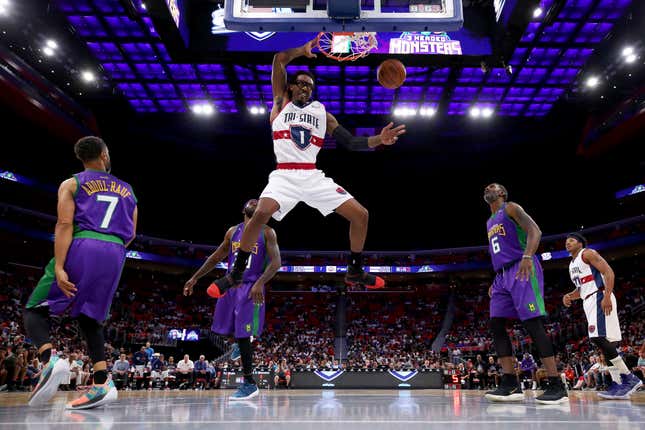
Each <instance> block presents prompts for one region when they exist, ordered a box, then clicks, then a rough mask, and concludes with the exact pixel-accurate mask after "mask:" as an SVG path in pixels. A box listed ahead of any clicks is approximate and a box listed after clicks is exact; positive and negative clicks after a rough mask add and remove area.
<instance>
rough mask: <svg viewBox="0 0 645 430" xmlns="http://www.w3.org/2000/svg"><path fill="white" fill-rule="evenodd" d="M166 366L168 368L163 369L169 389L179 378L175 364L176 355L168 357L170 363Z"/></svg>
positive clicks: (166, 387)
mask: <svg viewBox="0 0 645 430" xmlns="http://www.w3.org/2000/svg"><path fill="white" fill-rule="evenodd" d="M165 367H166V369H165V370H164V371H163V373H162V376H163V379H164V381H165V389H166V390H168V389H170V388H172V387H174V386H175V380H176V379H177V364H175V357H173V356H172V355H171V356H170V357H168V363H167V364H166V366H165Z"/></svg>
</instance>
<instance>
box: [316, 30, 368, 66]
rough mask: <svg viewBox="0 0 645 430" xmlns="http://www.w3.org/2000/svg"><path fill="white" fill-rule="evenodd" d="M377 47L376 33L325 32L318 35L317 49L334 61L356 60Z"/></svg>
mask: <svg viewBox="0 0 645 430" xmlns="http://www.w3.org/2000/svg"><path fill="white" fill-rule="evenodd" d="M377 47H378V42H377V41H376V33H367V32H362V33H346V32H342V33H325V32H322V33H320V34H319V35H318V49H319V50H320V52H322V53H323V54H324V55H325V56H327V57H329V58H333V59H334V60H336V61H356V60H358V59H359V58H363V57H365V56H366V55H368V54H369V53H370V51H372V50H373V49H376V48H377Z"/></svg>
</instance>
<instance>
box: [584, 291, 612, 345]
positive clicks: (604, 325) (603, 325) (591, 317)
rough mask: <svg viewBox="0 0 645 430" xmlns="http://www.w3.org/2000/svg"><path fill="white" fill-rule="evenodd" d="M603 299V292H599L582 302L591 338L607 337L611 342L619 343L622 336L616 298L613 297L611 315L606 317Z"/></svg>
mask: <svg viewBox="0 0 645 430" xmlns="http://www.w3.org/2000/svg"><path fill="white" fill-rule="evenodd" d="M603 297H604V294H603V292H602V291H598V292H597V293H596V294H594V295H592V296H590V297H588V298H587V299H585V300H584V301H583V302H582V306H583V307H584V309H585V314H587V329H588V331H589V337H590V338H592V337H606V338H607V340H608V341H609V342H618V341H619V340H621V339H622V336H621V335H620V323H619V322H618V310H617V309H616V296H614V295H613V294H612V295H611V313H610V314H609V315H605V312H603V310H602V307H601V306H600V302H601V301H602V298H603Z"/></svg>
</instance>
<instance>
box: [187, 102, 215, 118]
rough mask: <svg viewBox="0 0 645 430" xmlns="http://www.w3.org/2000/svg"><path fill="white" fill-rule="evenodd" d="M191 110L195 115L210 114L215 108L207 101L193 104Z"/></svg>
mask: <svg viewBox="0 0 645 430" xmlns="http://www.w3.org/2000/svg"><path fill="white" fill-rule="evenodd" d="M191 110H192V111H193V113H194V114H195V115H203V116H210V115H212V114H213V113H214V112H215V110H214V109H213V106H211V105H210V104H208V103H199V104H196V105H193V107H192V108H191Z"/></svg>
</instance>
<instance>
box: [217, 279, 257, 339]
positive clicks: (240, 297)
mask: <svg viewBox="0 0 645 430" xmlns="http://www.w3.org/2000/svg"><path fill="white" fill-rule="evenodd" d="M253 284H254V282H244V283H243V284H242V285H240V286H239V287H237V288H232V289H230V290H228V291H227V292H226V294H224V296H222V297H221V298H219V299H218V300H217V304H216V305H215V313H214V314H213V325H212V326H211V330H212V331H213V332H215V333H217V334H221V335H225V336H230V335H234V336H235V337H236V338H245V337H250V336H255V337H257V336H259V335H260V334H261V333H262V329H263V328H264V308H265V306H264V305H256V304H255V303H253V300H252V299H250V298H249V292H250V291H251V288H252V287H253Z"/></svg>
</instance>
